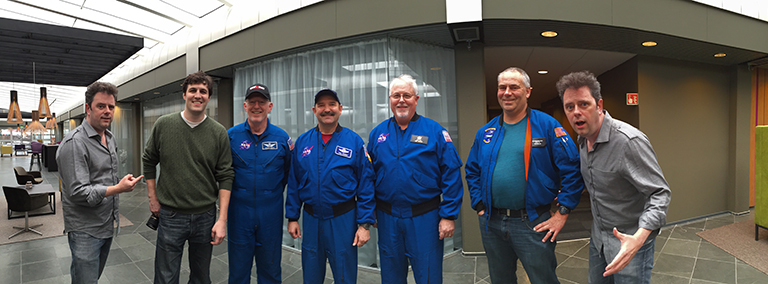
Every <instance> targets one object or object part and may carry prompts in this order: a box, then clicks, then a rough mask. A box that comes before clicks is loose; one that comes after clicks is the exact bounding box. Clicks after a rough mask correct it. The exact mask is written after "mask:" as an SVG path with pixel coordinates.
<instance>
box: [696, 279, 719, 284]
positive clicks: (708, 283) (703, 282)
mask: <svg viewBox="0 0 768 284" xmlns="http://www.w3.org/2000/svg"><path fill="white" fill-rule="evenodd" d="M691 284H725V283H723V282H714V281H707V280H701V279H691Z"/></svg>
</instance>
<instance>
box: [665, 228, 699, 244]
mask: <svg viewBox="0 0 768 284" xmlns="http://www.w3.org/2000/svg"><path fill="white" fill-rule="evenodd" d="M701 231H702V229H700V228H691V227H681V226H675V228H674V229H673V230H672V233H671V234H670V235H669V238H670V239H683V240H691V241H699V240H701V238H700V237H699V236H698V235H696V233H698V232H701Z"/></svg>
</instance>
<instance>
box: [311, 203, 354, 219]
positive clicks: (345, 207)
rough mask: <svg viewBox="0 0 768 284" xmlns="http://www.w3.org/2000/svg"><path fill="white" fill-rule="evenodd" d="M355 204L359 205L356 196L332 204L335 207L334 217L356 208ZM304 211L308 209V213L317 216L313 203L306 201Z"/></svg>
mask: <svg viewBox="0 0 768 284" xmlns="http://www.w3.org/2000/svg"><path fill="white" fill-rule="evenodd" d="M355 205H357V202H356V201H355V198H352V199H350V200H347V201H344V202H342V203H339V204H336V205H333V206H331V208H332V209H333V217H339V216H341V215H344V213H347V212H349V211H350V210H352V209H355ZM304 211H307V213H309V214H310V215H312V216H315V210H314V209H313V208H312V204H307V203H304Z"/></svg>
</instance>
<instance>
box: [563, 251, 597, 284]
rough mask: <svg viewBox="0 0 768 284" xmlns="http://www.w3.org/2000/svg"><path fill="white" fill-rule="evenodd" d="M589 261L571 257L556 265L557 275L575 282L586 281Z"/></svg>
mask: <svg viewBox="0 0 768 284" xmlns="http://www.w3.org/2000/svg"><path fill="white" fill-rule="evenodd" d="M588 272H589V261H588V260H584V259H579V258H575V257H571V258H569V259H568V260H566V261H565V262H563V264H561V265H560V266H558V267H557V277H558V278H563V279H567V280H569V281H573V282H576V283H587V273H588Z"/></svg>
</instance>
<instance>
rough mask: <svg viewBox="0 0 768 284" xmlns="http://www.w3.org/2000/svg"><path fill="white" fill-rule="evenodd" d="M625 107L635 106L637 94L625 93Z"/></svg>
mask: <svg viewBox="0 0 768 284" xmlns="http://www.w3.org/2000/svg"><path fill="white" fill-rule="evenodd" d="M627 105H628V106H636V105H637V93H627Z"/></svg>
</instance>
